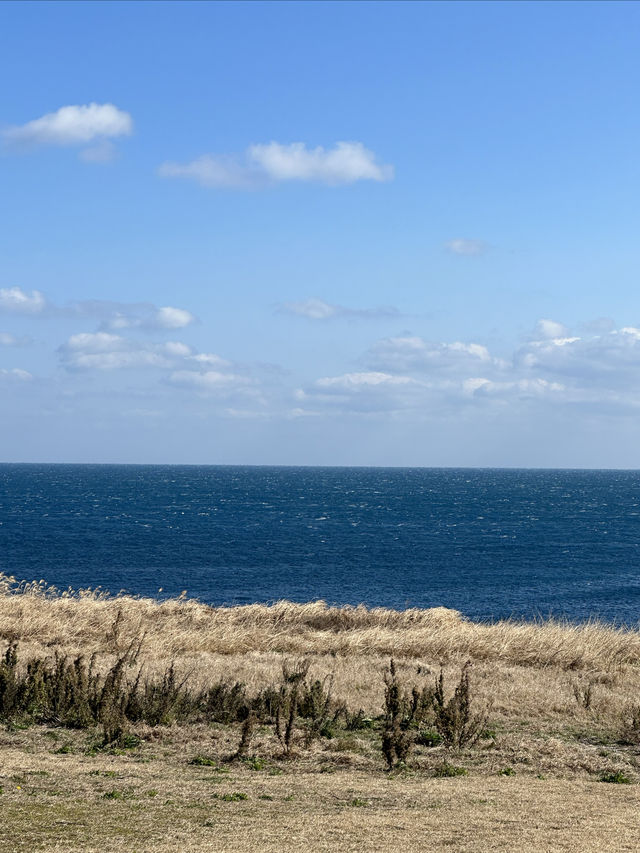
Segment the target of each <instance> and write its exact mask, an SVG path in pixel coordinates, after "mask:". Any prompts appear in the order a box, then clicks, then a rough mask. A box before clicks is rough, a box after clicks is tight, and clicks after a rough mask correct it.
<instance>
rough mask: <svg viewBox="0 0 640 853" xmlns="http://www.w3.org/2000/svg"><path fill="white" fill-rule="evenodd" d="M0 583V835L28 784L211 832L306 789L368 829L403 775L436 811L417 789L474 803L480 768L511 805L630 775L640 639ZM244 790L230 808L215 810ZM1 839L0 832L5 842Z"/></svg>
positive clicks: (416, 615)
mask: <svg viewBox="0 0 640 853" xmlns="http://www.w3.org/2000/svg"><path fill="white" fill-rule="evenodd" d="M0 587H2V592H0V638H2V639H3V642H2V643H1V644H0V722H1V723H2V724H3V725H2V729H3V730H2V732H1V734H2V739H1V743H0V783H1V786H2V788H3V789H4V794H3V809H2V811H1V813H0V824H1V825H0V831H1V832H4V833H5V837H10V831H11V829H10V827H11V826H12V825H13V824H12V823H11V822H12V821H16V820H18V818H17V815H18V812H16V811H13V810H12V809H13V803H14V800H15V802H16V807H17V805H18V802H19V801H18V800H17V799H16V798H18V797H23V798H24V797H25V796H27V794H26V793H25V792H27V791H28V796H29V803H30V808H31V807H32V805H33V804H34V803H35V804H36V805H37V804H38V803H41V807H42V809H43V812H42V814H43V815H45V814H51V820H52V821H54V820H61V821H65V820H67V819H68V818H67V817H65V816H64V814H63V816H62V817H61V816H60V813H59V812H58V814H57V816H56V817H55V819H54V817H53V814H54V813H53V811H51V812H49V811H48V810H49V809H50V808H51V809H52V808H53V804H54V803H55V804H56V808H57V809H58V810H59V809H60V804H61V803H64V802H67V800H68V799H69V798H71V800H69V801H73V802H74V803H77V804H78V806H77V807H78V808H79V809H81V810H82V809H85V808H86V809H100V808H102V809H107V808H108V809H110V812H105V813H104V820H105V821H106V822H107V823H108V821H109V820H111V818H110V817H109V816H108V815H109V814H114V815H115V814H116V812H117V811H118V809H121V808H124V807H125V806H126V808H127V809H130V810H134V809H137V808H138V807H140V808H141V807H142V804H143V803H144V809H145V810H146V811H148V810H149V809H151V810H152V812H153V814H154V815H155V817H154V818H153V819H154V820H156V821H158V822H159V823H160V822H161V821H162V820H164V817H163V816H164V815H165V814H166V815H170V814H174V813H175V814H178V813H180V814H185V813H186V812H185V811H184V810H185V809H191V810H193V812H194V816H195V815H196V814H200V810H201V809H204V808H208V809H216V808H217V809H218V811H217V812H213V813H210V814H208V815H207V820H208V824H207V823H205V822H204V820H203V816H202V815H201V816H200V818H199V821H198V822H197V824H196V825H197V826H198V827H204V826H207V825H209V826H210V827H217V826H219V824H220V821H223V822H224V820H226V818H225V817H223V816H222V815H223V813H224V814H227V813H228V814H229V815H231V814H232V813H233V812H235V814H236V815H242V816H243V818H242V819H243V820H249V819H250V818H249V817H248V816H249V815H256V818H255V819H256V820H258V819H260V820H263V819H266V817H265V814H266V813H265V814H262V812H259V810H260V809H263V810H264V809H269V808H270V807H271V806H273V805H274V804H275V803H276V802H277V803H278V808H285V807H286V808H287V809H292V810H295V809H298V810H300V809H307V810H311V812H313V810H314V808H315V806H314V805H313V802H314V801H313V797H314V796H317V797H320V800H318V803H320V802H322V803H324V805H322V807H321V808H323V809H325V811H326V809H327V807H328V806H327V802H329V803H335V806H334V808H338V807H339V809H340V814H344V815H347V814H352V815H355V814H357V813H358V812H362V813H363V814H364V813H365V812H366V814H367V815H370V816H372V817H373V818H374V819H375V820H380V819H382V818H381V815H383V814H385V812H384V808H389V803H393V804H394V805H393V808H397V807H399V805H398V804H399V803H400V802H402V797H403V796H404V794H402V791H404V790H405V786H409V787H411V786H413V785H414V784H415V786H417V787H415V789H414V788H413V787H411V790H415V792H416V793H414V794H413V795H412V796H414V797H417V801H420V802H423V800H422V799H421V798H423V797H426V798H427V799H426V800H424V802H423V805H424V808H429V809H432V810H434V809H436V806H435V805H433V803H435V802H436V800H435V799H434V798H433V796H432V794H433V788H429V787H428V786H445V785H446V790H447V792H452V793H451V796H455V797H458V796H460V797H462V796H463V794H462V793H460V794H458V793H457V792H458V791H460V792H462V791H473V792H474V793H473V797H474V802H476V803H478V804H479V805H477V808H481V805H480V804H483V803H484V804H485V805H484V806H482V807H483V808H486V807H487V806H486V804H487V803H488V802H489V800H488V799H487V798H486V796H485V797H483V796H482V788H481V787H478V786H481V785H482V780H483V779H485V780H486V779H489V778H492V779H493V783H492V784H493V785H501V786H502V785H503V784H504V786H505V791H506V790H508V791H509V792H512V791H513V792H518V791H519V792H521V794H522V792H523V791H525V789H526V791H527V796H529V795H531V796H533V795H532V794H531V790H532V786H533V787H534V788H537V789H538V790H539V791H540V793H539V794H535V796H536V797H538V798H543V799H542V800H541V799H538V802H539V803H542V802H543V801H544V797H553V796H556V793H557V792H558V791H559V790H560V788H557V786H558V785H560V786H564V787H562V790H563V791H564V792H565V793H564V794H563V796H565V797H566V798H570V797H572V796H574V793H575V791H576V790H577V788H579V790H581V791H586V790H587V789H586V788H584V787H580V786H584V785H589V784H590V785H594V783H598V782H599V781H602V782H610V783H614V784H612V785H611V786H604V785H598V784H596V785H595V787H596V788H597V789H598V790H599V791H600V792H601V794H600V796H607V797H609V796H615V790H614V789H615V785H616V784H617V785H625V784H629V785H632V786H635V782H636V780H637V779H638V775H639V774H638V769H639V765H638V757H637V744H638V741H639V740H640V710H639V709H640V706H639V705H638V696H640V642H639V635H638V632H634V631H623V630H621V629H618V628H610V627H607V626H604V625H597V624H595V623H592V624H589V625H585V626H572V625H563V624H561V623H556V622H549V623H541V624H539V625H522V624H517V623H515V622H506V623H499V624H496V625H474V624H473V623H469V622H466V621H465V620H464V619H462V617H461V616H460V615H459V614H456V613H454V612H451V611H446V610H444V609H436V610H435V611H405V612H404V613H394V612H393V611H387V610H367V609H366V608H348V607H347V608H330V607H327V606H326V605H324V604H322V603H316V604H310V605H294V604H288V603H279V604H276V605H273V606H272V607H263V606H258V605H255V606H253V607H249V608H242V607H240V608H209V607H206V606H205V605H202V604H199V603H197V602H192V601H189V600H187V599H180V600H175V601H170V602H162V603H158V602H153V601H148V600H144V599H133V598H127V597H125V596H120V597H114V598H111V597H109V596H107V595H105V594H104V593H92V592H90V591H84V592H82V593H79V594H72V593H67V594H57V593H56V592H55V591H53V590H51V589H49V588H47V587H45V586H43V585H37V584H36V585H23V586H22V587H20V586H19V585H16V584H15V583H14V582H12V581H11V580H10V579H7V578H5V577H3V576H0ZM534 647H535V653H534ZM518 654H522V659H521V660H518V658H517V655H518ZM603 745H606V750H603ZM36 757H37V761H38V762H39V763H38V764H36V765H35V766H34V765H32V764H30V763H29V762H32V761H35V760H36ZM603 758H605V760H606V765H607V766H608V767H609V768H611V769H607V770H606V771H603V770H602V762H603ZM283 759H286V761H285V760H283ZM25 762H27V764H26V767H23V765H25ZM87 762H96V764H95V766H93V767H92V766H91V763H89V765H88V766H87ZM107 762H108V763H107ZM147 768H148V769H147ZM389 770H392V771H393V772H391V773H389V772H388V771H389ZM36 771H37V773H38V774H41V775H37V776H36V775H34V773H35V772H36ZM51 771H53V772H51ZM257 771H261V772H257ZM140 774H142V775H140ZM116 776H117V780H116ZM463 777H464V778H463ZM499 777H512V778H509V779H504V780H503V781H501V780H500V778H499ZM445 778H448V779H449V781H446V782H443V781H440V780H442V779H445ZM81 779H83V780H84V782H81V781H80V780H81ZM109 779H111V781H110V785H109ZM540 779H545V780H546V781H545V782H544V785H541V784H540V782H539V781H537V780H540ZM65 780H66V781H65ZM71 780H77V781H74V782H71ZM171 780H173V781H171ZM298 780H299V782H298ZM346 780H350V781H346ZM385 780H386V781H385ZM414 780H415V782H414ZM221 783H222V792H220V787H218V793H217V796H215V793H216V792H215V788H216V786H220V785H221ZM114 784H117V787H113V786H114ZM236 785H237V786H238V787H237V789H236ZM384 785H386V786H390V787H384ZM421 785H422V786H423V787H420V786H421ZM425 785H426V786H427V787H424V786H425ZM380 786H383V787H380ZM398 786H402V787H398ZM527 786H528V787H527ZM576 786H577V787H576ZM609 787H610V788H611V790H612V792H613V793H611V794H609V793H602V792H604V791H605V790H606V791H607V792H608V790H609ZM225 788H226V793H225ZM243 789H246V793H245V794H244V796H240V792H241V791H242V790H243ZM407 790H409V788H407ZM635 790H636V788H635V787H632V788H630V789H629V793H632V792H635ZM394 791H395V793H393V792H394ZM313 792H315V793H313ZM321 792H325V793H322V794H321ZM329 792H333V793H329ZM417 792H421V793H417ZM514 795H515V794H514ZM325 796H327V797H329V800H328V801H327V800H324V799H322V797H325ZM447 796H449V793H448V794H447ZM464 796H467V795H466V794H465V795H464ZM469 796H471V794H469ZM505 796H506V795H505ZM508 796H511V794H510V793H509V795H508ZM558 796H559V794H558ZM583 796H586V794H584V795H583ZM244 797H247V798H248V801H247V804H246V806H243V807H242V808H239V809H231V808H229V809H226V808H224V807H223V806H222V803H224V802H240V800H243V799H244ZM385 797H391V798H392V799H391V800H388V799H387V800H385ZM203 798H204V799H203ZM229 798H231V799H229ZM310 798H311V799H310ZM394 798H395V799H394ZM398 798H400V799H398ZM429 798H430V799H429ZM112 800H113V801H118V800H122V801H123V805H122V806H118V805H117V803H112V804H111V805H109V803H110V801H112ZM128 800H131V801H132V802H131V803H128V802H126V803H125V801H128ZM138 801H140V802H139V803H138ZM383 802H387V806H385V807H384V808H383V807H382V806H380V807H379V805H378V804H379V803H383ZM437 802H438V803H439V804H440V805H438V807H437V808H438V810H443V809H444V810H445V811H446V807H445V806H443V805H442V802H443V801H442V800H437ZM447 802H448V801H447ZM465 802H466V801H465ZM492 802H493V800H492ZM97 803H103V804H104V805H102V806H100V805H96V804H97ZM180 803H182V804H183V805H182V806H180ZM303 804H304V805H303ZM345 805H351V806H354V808H352V809H344V806H345ZM359 806H362V807H363V808H358V807H359ZM364 806H366V808H364ZM574 806H575V807H576V808H578V810H579V808H580V806H579V803H578V804H576V803H574ZM610 806H611V808H614V806H615V804H614V803H613V802H612V803H611V804H610ZM38 807H40V806H38ZM407 807H408V806H407ZM180 808H181V809H182V811H181V812H178V810H179V809H180ZM318 808H320V805H319V806H318ZM379 808H381V809H382V811H379ZM412 808H413V806H412ZM474 808H476V806H474ZM131 813H132V814H133V811H132V812H131ZM292 813H293V812H292ZM296 813H297V812H296ZM313 813H315V812H313ZM83 814H84V812H83ZM260 814H262V817H259V815H260ZM274 814H275V811H274ZM336 814H337V813H336ZM229 819H231V818H229ZM251 819H253V818H251ZM340 819H342V818H340ZM43 820H44V818H43ZM70 820H75V818H70ZM336 820H338V818H336ZM3 821H4V823H2V822H3ZM45 822H46V821H45ZM159 823H158V825H159ZM50 825H51V827H52V828H51V830H50V831H51V836H50V837H51V838H54V839H58V840H60V839H61V838H62V835H60V834H56V833H59V832H61V830H57V829H56V828H55V827H56V826H58V824H56V823H54V822H52V823H51V824H50ZM66 825H67V824H62V823H61V824H59V826H66ZM69 825H70V824H69ZM74 825H75V824H74ZM78 825H84V824H82V821H80V823H79V824H78ZM88 825H89V824H87V826H88ZM92 825H93V823H92ZM7 827H8V829H7ZM29 831H30V830H29ZM34 831H35V830H34ZM93 831H94V832H96V833H98V832H99V828H97V827H95V826H94V830H93ZM7 832H9V835H7ZM27 834H28V833H27ZM213 835H216V838H217V832H215V833H212V832H211V828H210V829H209V830H208V837H209V838H212V837H213ZM28 837H29V838H30V839H31V842H30V844H31V848H32V849H37V848H38V845H40V846H42V844H41V843H40V841H38V839H37V837H36V836H34V835H28ZM593 837H595V836H593ZM141 838H142V836H141ZM590 839H591V836H589V843H590ZM485 840H486V839H485ZM208 843H210V842H208ZM385 843H387V842H385ZM96 844H97V842H96ZM136 845H137V846H136ZM157 845H159V846H156V847H149V846H145V843H143V842H141V841H138V842H136V844H133V843H132V844H128V843H127V844H126V845H125V846H127V847H131V849H134V847H135V849H140V850H141V851H142V850H145V851H146V850H151V849H154V850H155V849H158V850H160V849H164V848H163V847H162V846H161V844H160V842H159V841H157ZM85 846H87V845H85ZM94 846H95V845H94ZM343 846H348V845H346V844H344V845H343ZM387 846H388V844H387ZM445 846H446V845H445ZM383 847H384V845H383V844H382V842H380V848H379V849H383ZM9 849H11V848H10V847H6V845H5V847H3V842H2V841H1V840H0V853H5V850H7V851H8V850H9ZM47 849H48V848H47ZM69 849H74V850H76V849H78V850H80V849H82V846H81V845H80V846H78V847H69ZM104 849H110V848H104ZM167 849H169V848H167ZM193 849H203V850H205V849H209V848H206V847H202V848H196V847H194V848H193ZM265 849H267V848H265ZM269 849H270V848H269ZM310 849H312V848H310ZM313 849H315V848H313ZM318 849H321V848H318ZM372 849H378V848H377V847H375V848H374V847H372ZM469 849H475V848H471V847H470V848H469ZM479 849H480V848H479ZM532 849H533V848H532ZM581 849H591V848H589V847H588V844H586V845H585V844H582V845H581Z"/></svg>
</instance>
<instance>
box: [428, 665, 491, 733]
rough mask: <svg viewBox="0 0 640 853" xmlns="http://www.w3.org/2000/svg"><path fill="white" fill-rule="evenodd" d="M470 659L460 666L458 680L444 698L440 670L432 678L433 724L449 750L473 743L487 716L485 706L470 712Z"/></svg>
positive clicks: (471, 694)
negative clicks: (481, 709) (453, 689)
mask: <svg viewBox="0 0 640 853" xmlns="http://www.w3.org/2000/svg"><path fill="white" fill-rule="evenodd" d="M470 669H471V662H470V661H468V662H467V663H466V664H465V665H464V667H463V668H462V672H461V674H460V681H459V682H458V685H457V687H456V688H455V691H454V694H453V696H452V697H451V698H450V699H449V700H448V701H447V700H446V699H445V688H444V672H443V669H442V667H441V668H440V676H439V677H438V678H437V679H436V683H435V689H434V692H433V705H434V710H435V719H434V726H435V728H436V730H437V732H438V734H439V735H440V737H441V738H442V740H443V741H444V743H445V744H446V746H448V747H451V748H453V749H462V747H464V746H473V744H475V743H477V742H478V740H479V739H480V737H481V735H482V732H483V730H484V727H485V724H486V722H487V718H488V715H489V707H487V708H485V709H484V710H483V711H480V712H474V710H473V705H474V698H473V693H472V688H471V678H470Z"/></svg>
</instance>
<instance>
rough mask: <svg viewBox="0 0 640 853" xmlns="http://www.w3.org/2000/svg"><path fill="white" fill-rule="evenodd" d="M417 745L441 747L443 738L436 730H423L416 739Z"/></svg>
mask: <svg viewBox="0 0 640 853" xmlns="http://www.w3.org/2000/svg"><path fill="white" fill-rule="evenodd" d="M416 743H418V744H420V746H429V747H433V746H440V744H441V743H442V737H441V736H440V734H439V733H438V732H437V731H436V730H435V729H422V730H421V731H420V732H419V733H418V735H417V737H416Z"/></svg>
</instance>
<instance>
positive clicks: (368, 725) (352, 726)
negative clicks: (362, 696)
mask: <svg viewBox="0 0 640 853" xmlns="http://www.w3.org/2000/svg"><path fill="white" fill-rule="evenodd" d="M373 725H374V723H373V720H372V719H371V717H367V716H366V715H365V713H364V711H363V710H362V708H360V710H359V711H358V713H357V714H350V713H349V711H345V728H346V730H347V731H348V732H357V731H360V730H361V729H372V728H373Z"/></svg>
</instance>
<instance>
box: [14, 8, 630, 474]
mask: <svg viewBox="0 0 640 853" xmlns="http://www.w3.org/2000/svg"><path fill="white" fill-rule="evenodd" d="M639 33H640V4H637V3H627V2H621V3H618V2H612V1H611V0H608V2H604V3H601V2H568V3H565V2H554V3H539V2H533V3H528V2H513V3H512V2H481V0H474V2H470V3H466V2H455V3H453V2H451V3H449V2H446V3H439V2H433V3H429V2H426V3H420V2H409V3H405V2H401V0H400V1H399V0H395V1H394V2H366V0H364V2H355V3H351V2H339V3H338V2H320V3H316V2H309V0H305V2H284V3H280V2H270V3H263V2H243V3H241V2H231V3H226V2H218V3H208V2H196V3H191V2H184V0H183V2H153V0H150V2H144V3H142V2H140V3H135V2H134V3H131V2H108V3H102V2H98V0H93V2H90V3H89V2H84V3H78V2H71V3H66V2H55V0H52V2H45V3H39V2H30V3H23V2H18V3H14V2H6V1H5V2H4V3H2V4H0V73H1V75H2V79H3V81H4V85H3V86H2V87H1V91H0V198H1V200H2V203H1V204H0V447H1V451H0V461H5V462H124V463H188V464H270V465H271V464H274V465H382V466H385V465H389V466H396V465H401V466H456V467H457V466H460V467H463V466H474V467H475V466H480V467H560V468H571V467H580V468H640V440H639V438H640V429H639V423H640V421H639V416H640V288H639V287H638V274H639V271H640V239H638V236H639V235H638V231H639V226H640V217H639V201H638V200H639V198H640V108H639V102H638V92H639V91H640V51H639V50H638V43H639V42H638V34H639Z"/></svg>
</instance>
